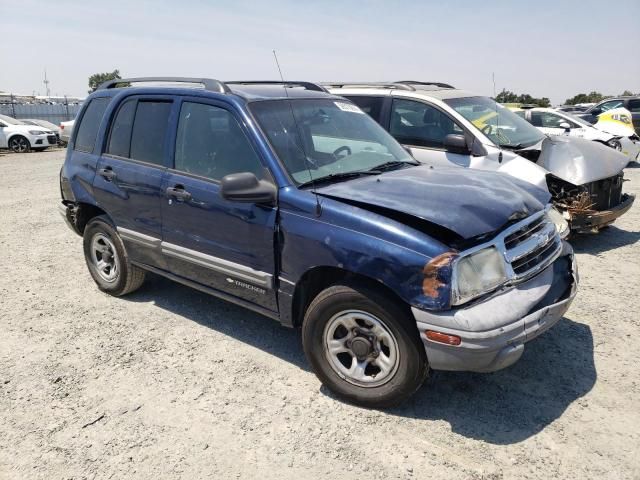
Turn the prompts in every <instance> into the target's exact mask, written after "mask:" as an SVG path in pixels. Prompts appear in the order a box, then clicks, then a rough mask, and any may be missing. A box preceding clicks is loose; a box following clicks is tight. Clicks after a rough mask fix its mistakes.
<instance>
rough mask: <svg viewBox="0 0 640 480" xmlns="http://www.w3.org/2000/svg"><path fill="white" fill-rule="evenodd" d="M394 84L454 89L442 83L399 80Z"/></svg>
mask: <svg viewBox="0 0 640 480" xmlns="http://www.w3.org/2000/svg"><path fill="white" fill-rule="evenodd" d="M395 83H400V84H403V85H433V86H434V87H442V88H456V87H454V86H453V85H449V84H448V83H442V82H418V81H416V80H400V81H399V82H395Z"/></svg>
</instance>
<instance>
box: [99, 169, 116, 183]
mask: <svg viewBox="0 0 640 480" xmlns="http://www.w3.org/2000/svg"><path fill="white" fill-rule="evenodd" d="M98 174H99V175H100V176H101V177H103V178H104V179H105V180H106V181H107V182H110V181H112V180H113V179H114V178H116V172H114V171H113V170H112V169H111V167H107V168H101V169H100V170H98Z"/></svg>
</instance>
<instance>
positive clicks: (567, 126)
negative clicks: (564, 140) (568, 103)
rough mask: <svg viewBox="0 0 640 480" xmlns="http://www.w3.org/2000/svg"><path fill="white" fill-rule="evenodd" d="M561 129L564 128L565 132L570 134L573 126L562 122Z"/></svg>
mask: <svg viewBox="0 0 640 480" xmlns="http://www.w3.org/2000/svg"><path fill="white" fill-rule="evenodd" d="M558 126H559V127H560V128H564V131H565V132H568V131H569V130H571V125H569V122H562V123H561V124H560V125H558Z"/></svg>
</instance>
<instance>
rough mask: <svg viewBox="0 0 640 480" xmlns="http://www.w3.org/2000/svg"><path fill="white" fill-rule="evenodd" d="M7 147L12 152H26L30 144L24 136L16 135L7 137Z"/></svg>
mask: <svg viewBox="0 0 640 480" xmlns="http://www.w3.org/2000/svg"><path fill="white" fill-rule="evenodd" d="M9 149H10V150H11V151H12V152H13V153H28V152H29V151H31V144H30V143H29V140H27V139H26V137H23V136H22V135H16V136H14V137H11V138H10V139H9Z"/></svg>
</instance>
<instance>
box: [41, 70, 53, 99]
mask: <svg viewBox="0 0 640 480" xmlns="http://www.w3.org/2000/svg"><path fill="white" fill-rule="evenodd" d="M43 83H44V88H45V89H46V90H47V100H48V99H49V97H50V96H51V90H49V80H47V69H46V68H45V69H44V82H43Z"/></svg>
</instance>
